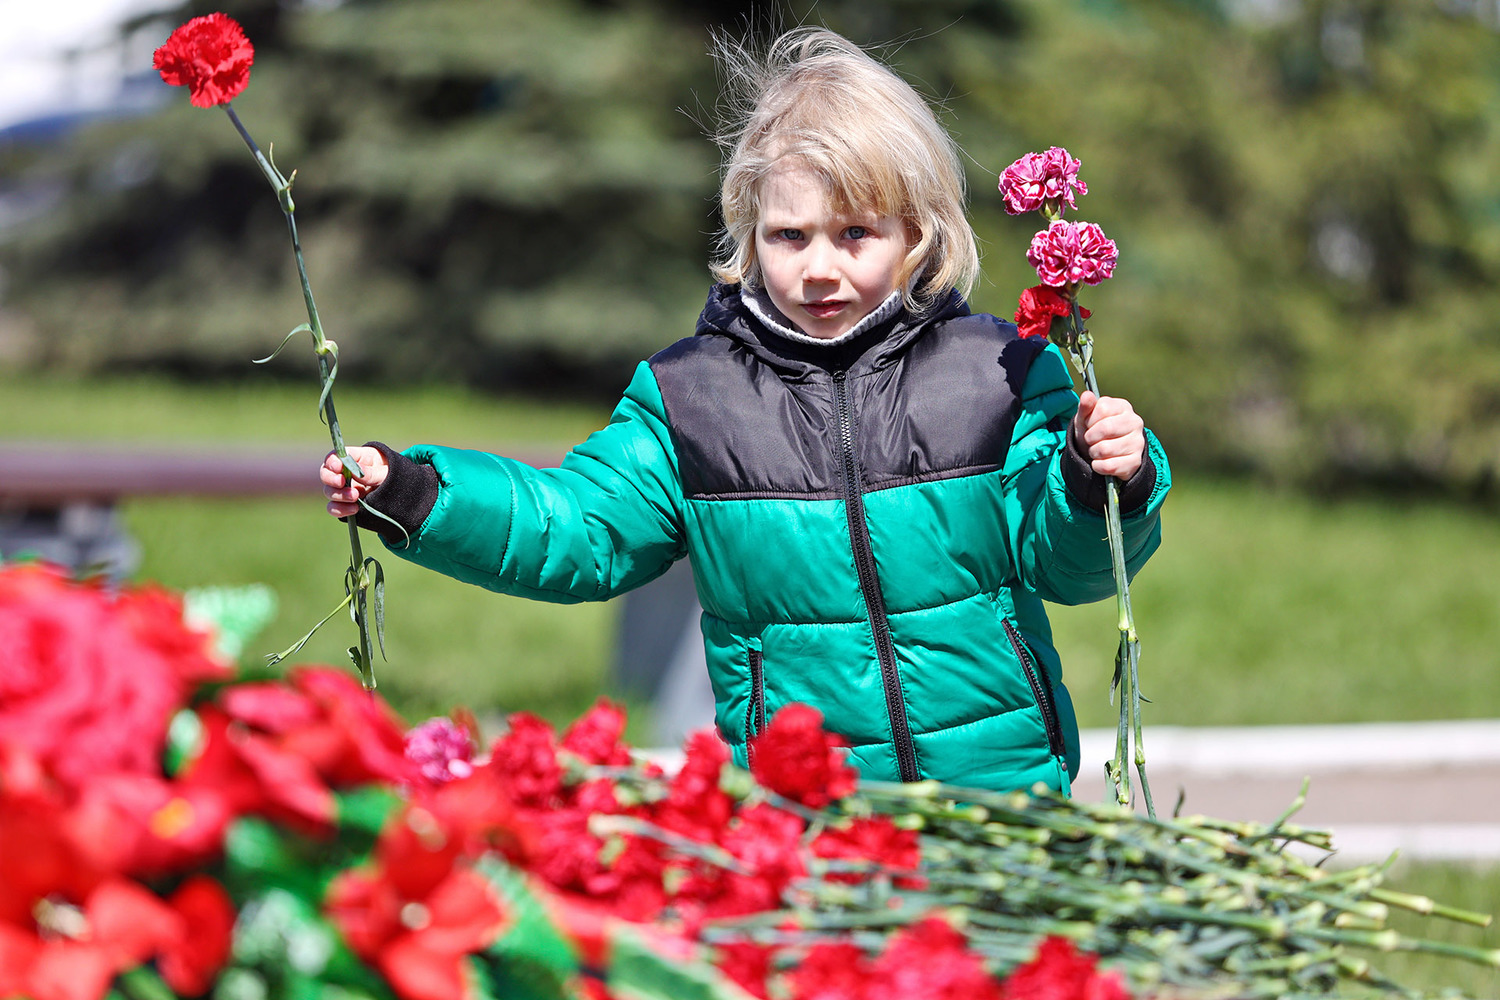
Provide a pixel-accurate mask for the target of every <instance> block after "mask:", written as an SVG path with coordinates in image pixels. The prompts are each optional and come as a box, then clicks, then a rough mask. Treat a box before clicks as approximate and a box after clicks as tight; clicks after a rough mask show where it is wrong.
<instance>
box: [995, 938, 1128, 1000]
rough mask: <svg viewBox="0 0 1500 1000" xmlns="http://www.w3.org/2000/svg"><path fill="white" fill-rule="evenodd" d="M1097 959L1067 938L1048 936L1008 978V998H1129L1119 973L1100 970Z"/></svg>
mask: <svg viewBox="0 0 1500 1000" xmlns="http://www.w3.org/2000/svg"><path fill="white" fill-rule="evenodd" d="M1098 962H1099V960H1098V958H1097V957H1096V956H1094V955H1090V954H1088V953H1086V952H1081V951H1079V950H1078V949H1076V948H1074V947H1073V942H1071V941H1069V940H1068V939H1067V938H1061V937H1049V938H1047V939H1046V940H1045V941H1043V942H1042V943H1041V945H1040V947H1038V948H1037V951H1036V958H1034V959H1032V960H1031V961H1029V962H1027V963H1025V964H1024V965H1020V966H1017V967H1016V970H1015V971H1014V972H1012V973H1011V974H1010V977H1009V978H1007V979H1006V980H1005V984H1004V996H1005V1000H1130V993H1129V992H1128V991H1127V990H1126V989H1125V983H1124V980H1123V979H1122V978H1121V976H1120V974H1119V973H1118V972H1100V971H1099V969H1098Z"/></svg>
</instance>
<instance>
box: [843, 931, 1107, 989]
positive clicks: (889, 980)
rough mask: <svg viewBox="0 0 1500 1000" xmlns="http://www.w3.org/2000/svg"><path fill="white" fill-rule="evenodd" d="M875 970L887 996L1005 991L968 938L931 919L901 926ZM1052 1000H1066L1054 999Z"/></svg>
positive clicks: (876, 977) (876, 963)
mask: <svg viewBox="0 0 1500 1000" xmlns="http://www.w3.org/2000/svg"><path fill="white" fill-rule="evenodd" d="M873 971H874V973H875V979H876V980H877V981H878V982H880V983H881V984H882V990H883V995H884V996H887V997H892V998H895V997H900V998H901V1000H1000V987H999V986H998V985H997V984H996V982H995V980H994V979H993V978H992V977H991V976H990V974H989V972H988V971H987V970H986V969H985V967H984V962H983V960H981V959H980V957H979V955H978V954H976V953H975V952H973V951H970V950H969V946H968V941H967V940H966V939H965V938H964V936H963V935H962V934H960V933H959V932H958V931H956V930H954V929H953V927H952V925H950V924H949V923H948V922H947V921H945V920H943V919H942V918H941V917H926V918H924V919H922V920H920V921H918V922H917V923H915V924H912V925H911V926H909V927H905V928H902V929H901V931H899V932H898V933H897V934H895V935H894V936H893V937H892V938H891V940H890V943H889V944H887V945H886V949H885V951H884V952H883V953H881V955H880V957H879V958H877V959H876V960H875V965H874V970H873ZM1036 1000H1041V998H1040V997H1038V998H1036ZM1047 1000H1064V998H1063V997H1062V996H1055V997H1051V996H1049V997H1048V998H1047ZM1067 1000H1072V998H1071V997H1069V998H1067ZM1080 1000H1081V998H1080ZM1099 1000H1104V998H1102V997H1101V998H1099Z"/></svg>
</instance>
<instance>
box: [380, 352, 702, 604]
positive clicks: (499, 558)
mask: <svg viewBox="0 0 1500 1000" xmlns="http://www.w3.org/2000/svg"><path fill="white" fill-rule="evenodd" d="M404 454H405V455H406V456H407V457H408V458H410V459H412V460H413V461H415V462H418V463H421V464H424V465H428V466H430V467H431V468H432V469H433V470H434V471H435V472H436V474H437V481H438V489H437V497H436V500H435V501H434V502H433V503H432V509H431V511H430V512H429V513H428V514H427V516H426V517H425V519H424V520H423V521H422V522H421V525H420V527H419V528H418V529H417V530H416V531H415V532H412V533H411V536H410V539H409V540H405V539H402V538H401V537H399V535H398V536H397V537H396V538H394V539H392V538H391V537H389V535H387V534H382V540H384V541H385V543H386V546H387V548H389V549H391V551H393V552H395V553H397V554H398V555H400V556H402V557H403V558H405V559H409V560H411V561H412V562H414V563H417V564H418V565H421V566H426V567H428V568H429V569H434V570H437V571H438V572H440V573H444V574H446V575H448V576H451V577H454V578H456V579H459V580H463V581H465V582H467V583H473V584H477V585H479V586H481V587H485V588H487V589H489V590H494V591H498V592H500V593H505V594H514V595H517V596H521V597H530V598H535V599H538V600H544V601H553V602H557V603H574V602H578V601H596V600H605V599H607V598H610V597H613V596H615V595H616V594H620V593H623V592H624V591H627V590H629V589H631V588H632V587H637V586H640V585H641V584H643V583H646V582H647V581H649V580H652V579H654V578H655V577H657V576H660V575H661V574H662V573H663V572H665V571H666V569H667V568H668V567H669V566H670V565H671V564H672V563H673V562H674V561H675V560H676V559H678V558H680V557H681V556H682V555H683V554H684V553H685V551H686V549H685V545H684V542H683V533H682V511H681V497H682V490H681V487H680V485H679V480H678V475H677V459H676V454H675V452H674V451H673V448H672V442H671V436H670V433H669V430H668V427H667V421H666V415H665V410H664V408H663V405H662V400H661V392H660V390H659V389H658V388H657V385H656V379H655V377H654V376H653V375H652V373H651V368H650V366H649V365H647V364H646V363H644V362H643V363H642V364H641V365H640V366H639V367H638V368H637V369H636V373H635V377H634V378H633V379H632V380H631V383H630V386H629V388H628V389H626V391H625V396H624V398H623V399H621V401H620V404H619V405H618V406H617V407H616V408H615V412H614V414H613V416H612V417H611V418H610V422H609V424H608V425H607V426H606V427H604V428H603V429H602V430H599V431H597V432H595V433H594V434H592V435H590V436H589V438H588V440H587V441H585V442H583V443H582V444H580V445H578V446H577V447H576V448H574V449H573V450H572V451H570V452H568V454H567V456H566V457H565V458H564V459H563V461H562V464H561V466H560V467H559V468H556V469H536V468H532V467H531V466H529V465H526V464H525V463H523V462H518V461H516V460H514V459H509V458H505V457H502V456H500V455H492V454H488V453H485V452H479V451H466V450H462V449H456V448H441V447H436V446H432V445H419V446H417V447H415V448H410V449H408V450H407V451H406V452H405V453H404Z"/></svg>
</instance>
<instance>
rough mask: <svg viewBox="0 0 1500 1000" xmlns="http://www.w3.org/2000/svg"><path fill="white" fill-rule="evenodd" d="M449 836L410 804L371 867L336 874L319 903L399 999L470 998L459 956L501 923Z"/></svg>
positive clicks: (488, 939)
mask: <svg viewBox="0 0 1500 1000" xmlns="http://www.w3.org/2000/svg"><path fill="white" fill-rule="evenodd" d="M450 833H451V832H450V831H448V830H446V829H444V828H443V826H442V824H441V823H440V822H439V820H438V818H437V817H435V816H433V815H432V814H431V813H429V812H427V811H426V810H425V809H422V808H420V807H416V806H412V807H408V808H407V809H406V810H405V811H404V812H402V813H401V814H399V815H398V816H397V818H396V819H395V820H394V821H393V822H391V823H390V824H388V825H387V826H386V828H385V829H384V830H383V831H382V832H381V835H380V841H379V842H378V843H377V844H376V847H375V857H374V863H373V864H372V865H370V866H369V867H367V868H363V869H356V870H352V871H345V872H341V873H340V874H339V875H338V876H337V877H336V878H335V879H334V880H333V882H332V883H331V884H330V885H329V887H328V895H327V898H326V899H325V901H324V909H325V912H326V913H327V915H328V918H329V919H330V920H331V921H332V922H333V924H334V926H336V927H337V928H338V929H339V931H340V933H341V934H342V935H343V937H344V940H345V941H346V942H347V943H348V945H349V947H350V949H352V950H353V951H354V953H355V954H356V955H358V956H359V957H361V958H363V959H364V960H365V961H367V962H369V963H371V964H372V965H374V966H375V967H376V968H377V969H379V970H380V971H381V972H382V973H383V974H384V975H385V977H386V979H387V981H389V982H390V984H391V987H392V988H393V989H394V990H395V992H396V995H397V996H399V997H402V998H403V1000H460V998H468V997H473V996H475V995H476V991H475V990H474V989H473V988H472V983H471V982H470V981H469V978H468V974H467V968H466V961H465V958H466V956H468V955H470V954H473V953H475V952H479V951H482V950H483V949H485V948H486V947H488V946H489V945H490V944H491V943H493V942H494V941H495V939H496V938H498V937H499V936H500V933H501V932H502V931H503V930H504V929H505V926H506V921H507V917H506V913H505V911H504V910H503V909H502V908H501V906H500V903H499V900H498V899H497V898H496V894H495V891H494V890H493V889H492V887H491V886H490V884H489V883H488V882H487V881H485V879H484V878H483V877H482V876H481V875H480V874H479V873H478V872H476V871H474V870H473V869H472V868H470V867H468V866H467V865H466V864H464V863H463V861H462V859H461V857H460V852H461V847H462V844H461V842H460V841H459V840H458V839H457V838H455V837H453V836H451V835H450Z"/></svg>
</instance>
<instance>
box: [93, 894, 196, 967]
mask: <svg viewBox="0 0 1500 1000" xmlns="http://www.w3.org/2000/svg"><path fill="white" fill-rule="evenodd" d="M84 912H85V914H86V915H87V916H88V921H89V928H90V929H91V931H92V932H93V933H92V937H93V943H94V944H95V945H97V946H98V947H101V948H104V949H106V950H107V953H108V954H109V956H110V958H111V960H112V961H113V962H114V963H115V967H116V968H119V969H129V968H132V967H134V966H136V965H139V964H140V963H142V962H144V961H145V960H146V959H148V958H150V957H151V956H153V955H155V954H156V953H157V952H160V951H162V950H164V949H167V948H171V947H173V946H175V945H177V944H179V943H180V942H181V941H182V939H183V937H184V936H185V935H186V934H187V925H186V924H185V923H184V922H183V919H182V916H181V915H180V914H178V913H176V912H175V911H174V910H173V909H172V908H171V907H169V906H168V905H167V904H166V903H165V902H164V901H163V900H162V899H161V898H159V897H158V896H156V895H155V894H154V893H152V892H150V891H149V890H147V889H145V888H143V887H142V886H140V885H138V884H137V883H135V882H128V881H126V880H124V879H110V880H109V881H107V882H104V883H102V884H101V885H100V886H99V888H97V889H95V890H94V892H93V894H92V895H91V896H89V898H88V902H87V903H86V904H85V905H84Z"/></svg>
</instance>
